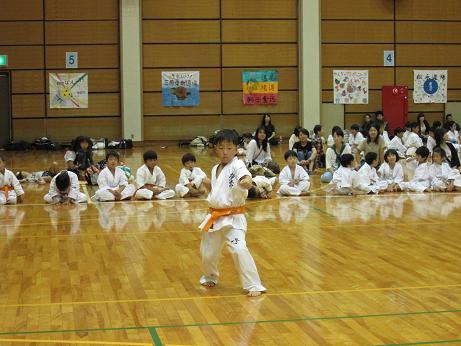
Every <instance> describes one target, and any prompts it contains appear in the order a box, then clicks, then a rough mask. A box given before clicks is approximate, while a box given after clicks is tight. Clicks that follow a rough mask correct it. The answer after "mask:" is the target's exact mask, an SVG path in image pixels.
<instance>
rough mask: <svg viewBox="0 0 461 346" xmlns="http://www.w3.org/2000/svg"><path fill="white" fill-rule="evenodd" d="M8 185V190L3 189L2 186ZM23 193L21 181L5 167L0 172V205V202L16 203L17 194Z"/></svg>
mask: <svg viewBox="0 0 461 346" xmlns="http://www.w3.org/2000/svg"><path fill="white" fill-rule="evenodd" d="M5 186H8V187H9V188H10V189H11V190H10V191H7V192H5V191H3V190H2V188H4V187H5ZM23 194H24V190H23V189H22V186H21V183H20V182H19V180H18V179H17V178H16V176H15V175H14V174H13V172H11V171H9V170H8V169H6V168H5V172H4V173H3V174H2V173H1V172H0V205H1V204H16V203H17V202H18V196H21V195H23Z"/></svg>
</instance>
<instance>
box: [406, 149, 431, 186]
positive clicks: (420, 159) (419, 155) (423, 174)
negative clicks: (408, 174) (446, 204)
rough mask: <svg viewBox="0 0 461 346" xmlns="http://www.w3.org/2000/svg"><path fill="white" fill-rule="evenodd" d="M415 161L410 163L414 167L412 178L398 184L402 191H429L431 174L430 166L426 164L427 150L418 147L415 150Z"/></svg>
mask: <svg viewBox="0 0 461 346" xmlns="http://www.w3.org/2000/svg"><path fill="white" fill-rule="evenodd" d="M415 154H416V161H412V162H411V163H412V164H413V165H416V167H415V171H414V175H413V178H412V179H411V180H410V181H408V182H401V183H399V187H400V189H401V190H402V191H414V192H424V191H430V189H431V181H432V177H431V172H430V165H429V164H428V163H427V162H426V161H427V158H428V157H429V149H427V148H426V147H419V148H418V149H416V153H415Z"/></svg>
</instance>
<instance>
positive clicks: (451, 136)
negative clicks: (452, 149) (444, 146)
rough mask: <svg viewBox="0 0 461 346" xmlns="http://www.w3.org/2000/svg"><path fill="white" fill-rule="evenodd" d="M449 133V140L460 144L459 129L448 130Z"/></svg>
mask: <svg viewBox="0 0 461 346" xmlns="http://www.w3.org/2000/svg"><path fill="white" fill-rule="evenodd" d="M447 135H448V141H449V142H450V143H453V144H459V133H458V131H456V130H455V132H453V131H451V130H450V131H448V132H447Z"/></svg>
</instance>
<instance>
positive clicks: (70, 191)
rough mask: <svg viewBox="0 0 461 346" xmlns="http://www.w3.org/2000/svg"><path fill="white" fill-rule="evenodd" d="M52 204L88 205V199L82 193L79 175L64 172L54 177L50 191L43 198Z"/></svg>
mask: <svg viewBox="0 0 461 346" xmlns="http://www.w3.org/2000/svg"><path fill="white" fill-rule="evenodd" d="M43 199H44V200H45V202H46V203H50V204H74V203H86V202H87V198H86V196H85V194H84V193H82V192H80V182H79V181H78V176H77V174H75V173H73V172H68V171H62V172H60V173H58V174H57V175H55V176H54V178H53V179H52V180H51V183H50V191H49V192H48V193H47V194H46V195H45V196H44V197H43Z"/></svg>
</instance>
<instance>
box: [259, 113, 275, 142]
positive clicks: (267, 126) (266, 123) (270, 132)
mask: <svg viewBox="0 0 461 346" xmlns="http://www.w3.org/2000/svg"><path fill="white" fill-rule="evenodd" d="M261 126H262V127H264V130H266V134H267V141H268V142H269V143H270V145H277V144H279V142H278V141H277V138H276V137H275V135H276V132H275V127H274V125H272V119H271V115H270V114H269V113H266V114H264V115H263V119H262V121H261Z"/></svg>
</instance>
